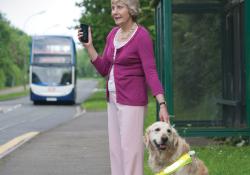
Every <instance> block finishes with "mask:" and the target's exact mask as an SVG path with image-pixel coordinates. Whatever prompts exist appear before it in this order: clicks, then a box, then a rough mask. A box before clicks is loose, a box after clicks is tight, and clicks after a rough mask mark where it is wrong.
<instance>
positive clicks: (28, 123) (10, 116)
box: [0, 80, 97, 145]
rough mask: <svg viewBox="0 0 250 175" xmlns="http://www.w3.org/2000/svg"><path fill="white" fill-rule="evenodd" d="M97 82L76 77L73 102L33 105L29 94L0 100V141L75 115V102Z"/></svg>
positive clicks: (83, 96)
mask: <svg viewBox="0 0 250 175" xmlns="http://www.w3.org/2000/svg"><path fill="white" fill-rule="evenodd" d="M96 86H97V81H95V80H78V82H77V100H76V104H75V105H51V104H50V105H33V103H32V102H31V101H30V100H29V96H26V97H23V98H19V99H16V100H10V101H4V102H0V145H2V144H4V143H6V142H8V141H9V140H11V139H13V138H15V137H17V136H20V135H22V134H24V133H28V132H33V131H35V132H42V131H46V130H49V129H51V128H54V127H56V126H58V125H60V124H62V123H65V122H67V121H69V120H72V119H73V118H74V117H77V113H78V112H79V104H80V103H81V102H82V101H84V100H86V99H87V98H88V97H89V95H91V93H92V92H93V89H95V87H96Z"/></svg>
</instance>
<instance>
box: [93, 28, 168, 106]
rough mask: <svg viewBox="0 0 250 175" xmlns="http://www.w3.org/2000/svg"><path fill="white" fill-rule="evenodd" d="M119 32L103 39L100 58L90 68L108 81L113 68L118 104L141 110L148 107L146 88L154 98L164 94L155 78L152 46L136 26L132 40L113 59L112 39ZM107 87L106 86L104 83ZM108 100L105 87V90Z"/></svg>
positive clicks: (149, 38)
mask: <svg viewBox="0 0 250 175" xmlns="http://www.w3.org/2000/svg"><path fill="white" fill-rule="evenodd" d="M117 30H118V27H115V28H113V29H112V30H111V32H110V33H109V35H108V36H107V39H106V45H105V49H104V52H103V55H102V56H98V57H97V59H96V60H95V61H93V62H92V64H93V65H94V66H95V68H96V69H97V71H98V72H99V73H100V74H101V75H102V76H104V77H105V76H106V77H107V82H108V78H109V77H108V76H109V73H110V70H111V67H112V65H113V64H114V80H115V87H116V98H117V99H116V100H117V103H120V104H123V105H131V106H144V105H146V104H147V103H148V96H147V85H149V87H150V89H151V91H152V94H153V95H154V96H156V95H158V94H163V92H164V91H163V87H162V84H161V82H160V80H159V78H158V74H157V71H156V65H155V60H154V52H153V43H152V40H151V37H150V35H149V33H148V31H147V30H146V29H145V28H144V27H142V26H139V27H138V29H137V31H136V33H135V34H134V36H133V37H132V38H131V39H130V41H129V42H128V43H126V44H125V45H124V46H123V47H121V48H120V49H118V50H117V53H116V58H115V60H113V55H114V50H115V48H114V44H113V40H114V36H115V34H116V32H117ZM106 85H108V83H106ZM106 95H107V100H109V92H108V87H106Z"/></svg>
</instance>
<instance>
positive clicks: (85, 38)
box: [80, 24, 89, 43]
mask: <svg viewBox="0 0 250 175" xmlns="http://www.w3.org/2000/svg"><path fill="white" fill-rule="evenodd" d="M80 27H81V31H82V32H83V36H82V37H81V38H80V40H81V42H83V43H87V42H89V25H87V24H81V25H80Z"/></svg>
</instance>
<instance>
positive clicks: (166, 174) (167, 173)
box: [156, 151, 195, 175]
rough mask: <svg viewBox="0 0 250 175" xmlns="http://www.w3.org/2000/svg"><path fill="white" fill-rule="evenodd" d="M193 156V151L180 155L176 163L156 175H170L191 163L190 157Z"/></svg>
mask: <svg viewBox="0 0 250 175" xmlns="http://www.w3.org/2000/svg"><path fill="white" fill-rule="evenodd" d="M194 154H195V151H189V152H188V153H186V154H184V155H182V156H181V157H180V158H179V159H178V160H177V161H175V162H174V163H173V164H171V165H169V166H167V167H166V168H165V169H164V170H162V171H161V172H160V173H157V174H156V175H171V174H173V173H174V172H176V171H177V170H179V169H180V168H182V167H184V166H186V165H187V164H190V163H191V162H192V156H193V155H194Z"/></svg>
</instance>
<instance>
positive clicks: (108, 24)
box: [76, 0, 155, 53]
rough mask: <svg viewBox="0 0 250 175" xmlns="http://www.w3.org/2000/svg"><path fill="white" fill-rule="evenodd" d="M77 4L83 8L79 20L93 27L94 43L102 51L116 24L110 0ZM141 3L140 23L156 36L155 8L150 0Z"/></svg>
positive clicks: (142, 0)
mask: <svg viewBox="0 0 250 175" xmlns="http://www.w3.org/2000/svg"><path fill="white" fill-rule="evenodd" d="M76 5H77V6H78V7H79V8H82V9H83V13H82V16H81V18H80V19H79V21H80V23H87V24H89V25H90V26H91V27H92V35H93V38H94V45H95V47H96V49H97V51H98V52H99V53H100V52H101V51H102V50H103V47H104V45H105V40H106V36H107V34H108V33H109V31H110V30H111V29H112V27H113V26H115V23H114V21H113V19H112V17H111V5H110V0H82V2H80V3H76ZM140 5H141V8H140V9H141V13H140V16H139V18H138V23H139V24H142V25H143V26H145V27H146V28H147V29H148V30H149V31H150V33H151V35H152V36H153V37H154V36H155V29H154V8H153V7H151V6H150V1H149V0H141V1H140Z"/></svg>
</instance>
